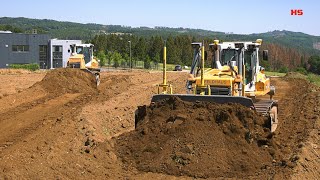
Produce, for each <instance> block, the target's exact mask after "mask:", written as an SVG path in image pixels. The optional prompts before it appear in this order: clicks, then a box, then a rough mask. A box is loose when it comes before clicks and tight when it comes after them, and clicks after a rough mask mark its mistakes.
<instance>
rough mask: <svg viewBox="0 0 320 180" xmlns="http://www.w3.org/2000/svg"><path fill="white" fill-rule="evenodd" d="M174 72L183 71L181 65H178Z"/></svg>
mask: <svg viewBox="0 0 320 180" xmlns="http://www.w3.org/2000/svg"><path fill="white" fill-rule="evenodd" d="M174 71H182V66H181V65H176V66H175V67H174Z"/></svg>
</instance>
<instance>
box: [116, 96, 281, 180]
mask: <svg viewBox="0 0 320 180" xmlns="http://www.w3.org/2000/svg"><path fill="white" fill-rule="evenodd" d="M266 121H267V119H266V118H265V117H262V116H260V115H258V114H256V113H255V112H253V111H252V110H250V109H248V108H246V107H244V106H241V105H238V104H215V103H209V102H197V103H190V102H184V101H181V100H180V99H178V98H176V97H173V98H171V99H169V100H166V101H162V102H158V103H156V104H153V105H151V106H148V107H147V106H143V107H139V115H138V124H137V128H136V129H135V130H134V131H132V132H129V133H126V134H123V135H121V136H120V137H118V138H117V139H116V144H117V145H116V149H117V151H118V156H120V157H121V159H122V160H123V162H124V163H125V164H126V165H128V166H130V165H131V164H133V165H134V166H135V167H136V168H137V169H138V170H140V171H145V172H159V173H167V174H170V175H176V176H180V175H187V176H192V177H204V178H207V177H238V178H241V177H242V178H244V177H251V176H266V174H270V172H269V171H270V167H271V166H273V164H272V161H273V156H274V155H275V153H276V149H275V148H274V147H275V145H274V143H273V141H272V134H271V133H270V130H269V129H268V128H264V124H266Z"/></svg>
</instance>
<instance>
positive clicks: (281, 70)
mask: <svg viewBox="0 0 320 180" xmlns="http://www.w3.org/2000/svg"><path fill="white" fill-rule="evenodd" d="M288 71H289V70H288V68H287V67H282V68H280V69H279V73H287V72H288Z"/></svg>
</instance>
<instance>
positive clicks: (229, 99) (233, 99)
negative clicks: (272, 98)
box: [151, 94, 254, 109]
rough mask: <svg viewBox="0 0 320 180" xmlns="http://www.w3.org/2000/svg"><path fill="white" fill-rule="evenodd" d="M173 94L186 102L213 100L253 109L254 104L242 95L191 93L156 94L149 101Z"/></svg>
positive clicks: (156, 100) (167, 97)
mask: <svg viewBox="0 0 320 180" xmlns="http://www.w3.org/2000/svg"><path fill="white" fill-rule="evenodd" d="M172 96H175V97H178V98H180V99H181V100H182V101H188V102H197V101H204V102H214V103H218V104H224V103H238V104H241V105H243V106H246V107H249V108H252V109H254V104H253V101H252V99H250V98H247V97H242V96H227V95H192V94H157V95H154V96H153V97H152V99H151V102H158V101H161V100H164V99H169V98H170V97H172Z"/></svg>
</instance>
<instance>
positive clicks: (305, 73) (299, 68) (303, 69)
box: [295, 67, 308, 75]
mask: <svg viewBox="0 0 320 180" xmlns="http://www.w3.org/2000/svg"><path fill="white" fill-rule="evenodd" d="M295 71H296V72H298V73H301V74H304V75H307V74H308V72H307V70H306V69H305V68H303V67H298V68H297V69H296V70H295Z"/></svg>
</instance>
